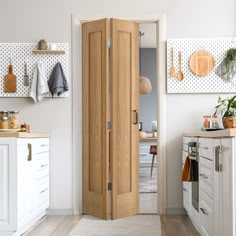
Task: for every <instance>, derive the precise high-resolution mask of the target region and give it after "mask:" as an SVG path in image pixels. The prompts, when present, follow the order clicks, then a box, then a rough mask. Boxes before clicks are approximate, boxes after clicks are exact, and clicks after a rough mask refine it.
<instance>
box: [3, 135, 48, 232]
mask: <svg viewBox="0 0 236 236" xmlns="http://www.w3.org/2000/svg"><path fill="white" fill-rule="evenodd" d="M48 206H49V139H48V138H0V236H10V235H15V236H17V235H21V234H22V233H23V232H25V231H26V230H27V229H29V228H30V227H31V226H32V225H33V224H34V223H35V222H36V221H38V220H39V219H40V218H41V217H42V216H44V215H45V214H46V209H47V208H48Z"/></svg>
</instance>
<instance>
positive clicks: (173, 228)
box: [23, 215, 200, 236]
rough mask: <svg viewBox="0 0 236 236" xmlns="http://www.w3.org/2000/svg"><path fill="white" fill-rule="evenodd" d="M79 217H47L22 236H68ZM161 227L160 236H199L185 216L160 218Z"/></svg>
mask: <svg viewBox="0 0 236 236" xmlns="http://www.w3.org/2000/svg"><path fill="white" fill-rule="evenodd" d="M81 217H82V216H47V217H44V218H42V219H41V220H40V221H39V222H38V223H37V225H35V226H34V227H33V228H32V229H30V230H29V231H27V232H26V233H25V234H24V235H23V236H68V235H69V233H70V232H71V230H72V229H73V228H74V227H75V226H76V225H77V223H78V222H79V220H80V218H81ZM161 226H162V236H200V234H198V232H197V231H196V229H195V228H194V226H193V225H192V222H191V221H190V219H189V218H188V217H187V216H178V215H166V216H161ZM134 236H135V235H134Z"/></svg>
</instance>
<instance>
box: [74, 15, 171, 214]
mask: <svg viewBox="0 0 236 236" xmlns="http://www.w3.org/2000/svg"><path fill="white" fill-rule="evenodd" d="M106 17H107V16H98V17H78V16H77V15H73V14H72V15H71V51H72V54H71V55H72V57H71V61H72V66H71V71H72V79H71V88H72V176H71V178H72V206H73V210H74V214H80V213H82V50H81V49H82V43H81V42H82V37H81V36H82V31H81V24H82V23H83V22H86V21H92V20H97V19H101V18H106ZM114 17H116V18H120V19H124V20H131V21H135V22H138V23H155V24H156V26H157V31H156V33H157V45H158V47H157V122H158V132H157V135H158V137H157V140H158V141H157V144H158V156H159V158H158V164H157V166H158V190H159V191H158V203H157V204H158V209H159V212H158V213H159V214H166V209H167V171H166V16H165V14H158V15H152V16H143V17H142V16H140V15H139V16H137V17H127V16H126V17H125V16H114ZM78 38H79V41H78ZM158 49H159V50H158Z"/></svg>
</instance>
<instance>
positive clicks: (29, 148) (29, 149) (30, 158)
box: [28, 143, 32, 161]
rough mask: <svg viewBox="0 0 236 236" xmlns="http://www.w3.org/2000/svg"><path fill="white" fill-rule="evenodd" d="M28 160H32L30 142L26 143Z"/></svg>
mask: <svg viewBox="0 0 236 236" xmlns="http://www.w3.org/2000/svg"><path fill="white" fill-rule="evenodd" d="M28 151H29V152H28V161H32V144H31V143H28Z"/></svg>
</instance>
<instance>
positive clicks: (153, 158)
mask: <svg viewBox="0 0 236 236" xmlns="http://www.w3.org/2000/svg"><path fill="white" fill-rule="evenodd" d="M154 160H155V154H154V155H152V165H151V174H150V177H152V171H153V166H154Z"/></svg>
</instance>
